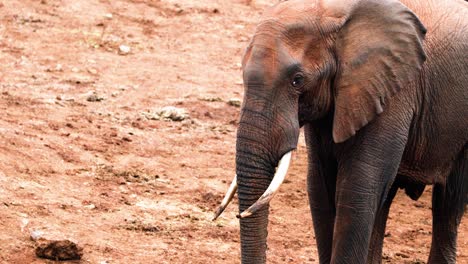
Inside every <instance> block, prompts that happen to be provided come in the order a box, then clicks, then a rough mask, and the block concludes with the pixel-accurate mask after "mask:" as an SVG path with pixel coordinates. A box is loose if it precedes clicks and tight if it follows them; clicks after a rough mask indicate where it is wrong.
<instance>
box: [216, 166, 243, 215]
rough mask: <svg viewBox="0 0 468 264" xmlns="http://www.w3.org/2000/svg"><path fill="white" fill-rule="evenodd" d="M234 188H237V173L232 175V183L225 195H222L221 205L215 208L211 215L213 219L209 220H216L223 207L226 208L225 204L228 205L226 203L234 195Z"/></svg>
mask: <svg viewBox="0 0 468 264" xmlns="http://www.w3.org/2000/svg"><path fill="white" fill-rule="evenodd" d="M236 190H237V174H236V175H235V176H234V179H233V180H232V183H231V185H230V186H229V189H228V191H227V193H226V195H225V196H224V199H223V201H222V202H221V205H220V206H219V207H218V209H217V210H216V212H215V214H214V216H213V219H211V221H214V220H216V219H217V218H218V217H219V215H220V214H221V213H222V212H223V211H224V209H226V206H228V204H229V203H230V202H231V200H232V197H234V194H235V193H236Z"/></svg>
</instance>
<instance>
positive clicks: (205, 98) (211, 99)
mask: <svg viewBox="0 0 468 264" xmlns="http://www.w3.org/2000/svg"><path fill="white" fill-rule="evenodd" d="M200 100H201V101H206V102H222V101H223V99H221V97H211V96H206V97H203V98H200Z"/></svg>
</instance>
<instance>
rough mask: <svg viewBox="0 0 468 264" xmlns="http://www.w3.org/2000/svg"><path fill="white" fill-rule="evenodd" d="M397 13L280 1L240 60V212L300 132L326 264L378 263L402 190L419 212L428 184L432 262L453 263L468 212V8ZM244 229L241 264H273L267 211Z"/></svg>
mask: <svg viewBox="0 0 468 264" xmlns="http://www.w3.org/2000/svg"><path fill="white" fill-rule="evenodd" d="M401 2H403V4H401V3H400V2H399V1H396V0H381V1H379V0H355V1H339V0H335V1H334V0H327V1H325V0H322V1H318V0H317V1H314V0H309V1H286V2H282V3H280V4H278V5H276V6H275V7H273V8H272V9H271V10H269V11H268V12H266V15H265V16H264V18H263V19H262V22H261V23H260V24H259V25H258V27H257V30H256V33H255V35H254V37H253V39H252V41H251V43H250V45H249V47H248V48H247V50H246V53H245V56H244V59H243V77H244V85H245V97H244V104H243V106H242V110H241V119H240V125H239V129H238V135H237V146H236V150H237V153H236V172H237V175H238V180H237V183H238V185H239V187H238V197H239V209H240V211H241V212H242V211H244V210H245V209H246V208H248V207H249V206H250V205H252V204H253V203H254V202H255V201H256V200H257V199H258V198H259V196H260V195H261V194H262V193H263V192H264V191H265V189H266V188H267V187H268V185H269V183H270V181H271V178H272V177H273V173H274V171H275V166H277V164H278V161H279V160H280V158H281V157H282V155H283V154H285V153H287V152H288V151H290V150H293V149H295V148H296V145H297V141H298V136H299V129H300V127H304V131H305V137H306V143H307V146H308V156H309V172H308V192H309V200H310V208H311V212H312V217H313V223H314V229H315V236H316V240H317V245H318V251H319V258H320V263H366V262H367V263H380V262H381V253H382V243H383V235H384V233H385V225H386V220H387V215H388V211H389V208H390V205H391V202H392V199H393V197H394V196H395V193H396V191H397V190H398V188H404V189H405V191H406V193H407V194H408V195H409V196H410V197H411V198H413V199H417V198H418V197H419V196H420V195H421V193H422V191H423V190H424V186H425V185H433V186H434V188H433V206H432V208H433V209H432V210H433V233H432V234H433V243H432V246H431V252H430V256H429V263H455V258H456V241H457V229H458V225H459V223H460V220H461V217H462V215H463V213H464V208H465V203H466V201H467V200H468V199H467V193H468V190H467V189H468V145H467V140H468V129H467V128H468V103H467V93H468V91H467V86H468V58H467V54H468V4H467V3H466V2H464V1H462V0H453V1H435V0H433V1H426V0H425V1H423V0H413V1H411V0H404V1H401ZM408 213H409V214H410V212H408ZM240 225H241V252H242V263H265V262H266V255H265V250H266V237H267V225H268V206H266V207H265V208H263V209H261V210H260V211H257V212H256V213H254V214H253V215H252V216H250V217H246V218H243V219H241V220H240ZM272 250H274V249H272Z"/></svg>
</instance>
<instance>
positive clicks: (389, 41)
mask: <svg viewBox="0 0 468 264" xmlns="http://www.w3.org/2000/svg"><path fill="white" fill-rule="evenodd" d="M424 34H425V28H424V26H423V25H422V24H421V22H420V21H419V19H418V18H417V17H416V16H415V15H414V13H413V12H411V11H410V10H409V9H408V8H407V7H406V6H404V5H403V4H401V3H400V2H399V1H397V0H383V1H381V0H356V1H338V0H336V1H333V0H328V1H327V0H324V1H318V0H302V1H294V0H293V1H285V2H281V3H279V4H278V5H276V6H274V7H273V8H272V9H271V10H269V11H268V12H267V13H266V14H265V15H264V17H263V19H262V20H261V22H260V24H259V25H258V27H257V29H256V32H255V35H254V37H253V38H252V41H251V43H250V45H249V46H248V48H247V50H246V52H245V55H244V58H243V63H242V65H243V79H244V87H245V95H244V101H243V106H242V110H241V117H240V124H239V128H238V132H237V145H236V151H237V152H236V172H237V176H236V178H234V181H233V184H232V185H231V188H230V189H229V191H228V194H227V195H226V198H225V200H224V201H223V204H222V205H221V207H220V209H219V210H218V212H217V215H219V213H220V212H221V211H222V210H223V209H224V207H225V206H226V205H227V203H228V202H229V200H230V198H232V196H233V194H234V192H235V190H236V188H237V189H238V197H239V209H240V212H242V213H241V214H240V216H239V217H240V218H241V219H240V227H241V244H242V245H241V251H242V263H264V262H265V260H266V256H265V250H266V237H267V224H268V201H269V200H270V199H271V197H272V196H273V194H274V191H275V190H276V189H277V188H278V187H279V184H280V183H281V181H282V179H283V178H284V175H285V174H286V170H287V162H288V160H289V159H290V152H291V151H292V150H294V149H295V148H296V145H297V142H298V137H299V129H300V127H301V126H302V125H303V124H305V123H308V122H312V121H314V120H318V119H321V118H324V117H327V116H330V117H332V119H333V121H332V124H333V127H332V129H331V130H332V137H333V140H334V142H335V143H341V142H344V141H346V140H347V139H349V138H350V137H352V136H353V135H354V134H355V133H356V132H357V131H358V130H359V129H360V128H362V127H363V126H365V125H366V124H368V123H369V122H371V121H372V120H373V119H374V118H375V117H376V116H377V115H379V114H380V113H382V112H383V111H384V109H385V104H386V102H387V100H389V99H390V98H391V97H392V95H394V94H395V93H396V92H397V91H399V90H400V89H404V85H405V84H407V83H408V82H409V81H411V78H413V76H415V73H416V72H417V71H419V70H420V68H421V65H422V63H423V62H424V60H425V54H424V51H423V48H422V44H421V43H422V40H423V38H424ZM280 160H281V162H280V163H282V164H280V165H279V167H278V169H277V173H276V174H275V167H277V165H278V163H279V161H280ZM270 184H271V185H270ZM262 194H263V195H262ZM259 198H260V199H259Z"/></svg>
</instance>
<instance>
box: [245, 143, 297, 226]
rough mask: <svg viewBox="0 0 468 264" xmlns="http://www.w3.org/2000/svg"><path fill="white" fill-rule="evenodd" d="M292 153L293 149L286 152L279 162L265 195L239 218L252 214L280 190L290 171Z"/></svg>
mask: <svg viewBox="0 0 468 264" xmlns="http://www.w3.org/2000/svg"><path fill="white" fill-rule="evenodd" d="M291 154H292V151H290V152H288V153H286V154H284V156H283V157H282V158H281V160H280V161H279V163H278V169H277V170H276V173H275V176H273V180H271V183H270V186H268V188H267V189H266V191H265V192H264V193H263V195H262V196H261V197H260V198H259V199H258V200H257V201H256V202H255V203H254V204H253V205H251V206H250V207H249V208H247V210H245V211H244V212H242V213H241V214H240V215H238V216H237V217H238V218H245V217H249V216H251V215H252V214H254V213H255V212H257V211H258V210H259V209H261V208H262V207H263V206H265V205H266V204H268V203H269V202H270V201H271V199H272V198H273V196H274V195H275V193H276V191H278V189H279V187H280V186H281V184H282V183H283V181H284V179H285V178H286V173H287V172H288V168H289V164H290V162H291Z"/></svg>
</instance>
